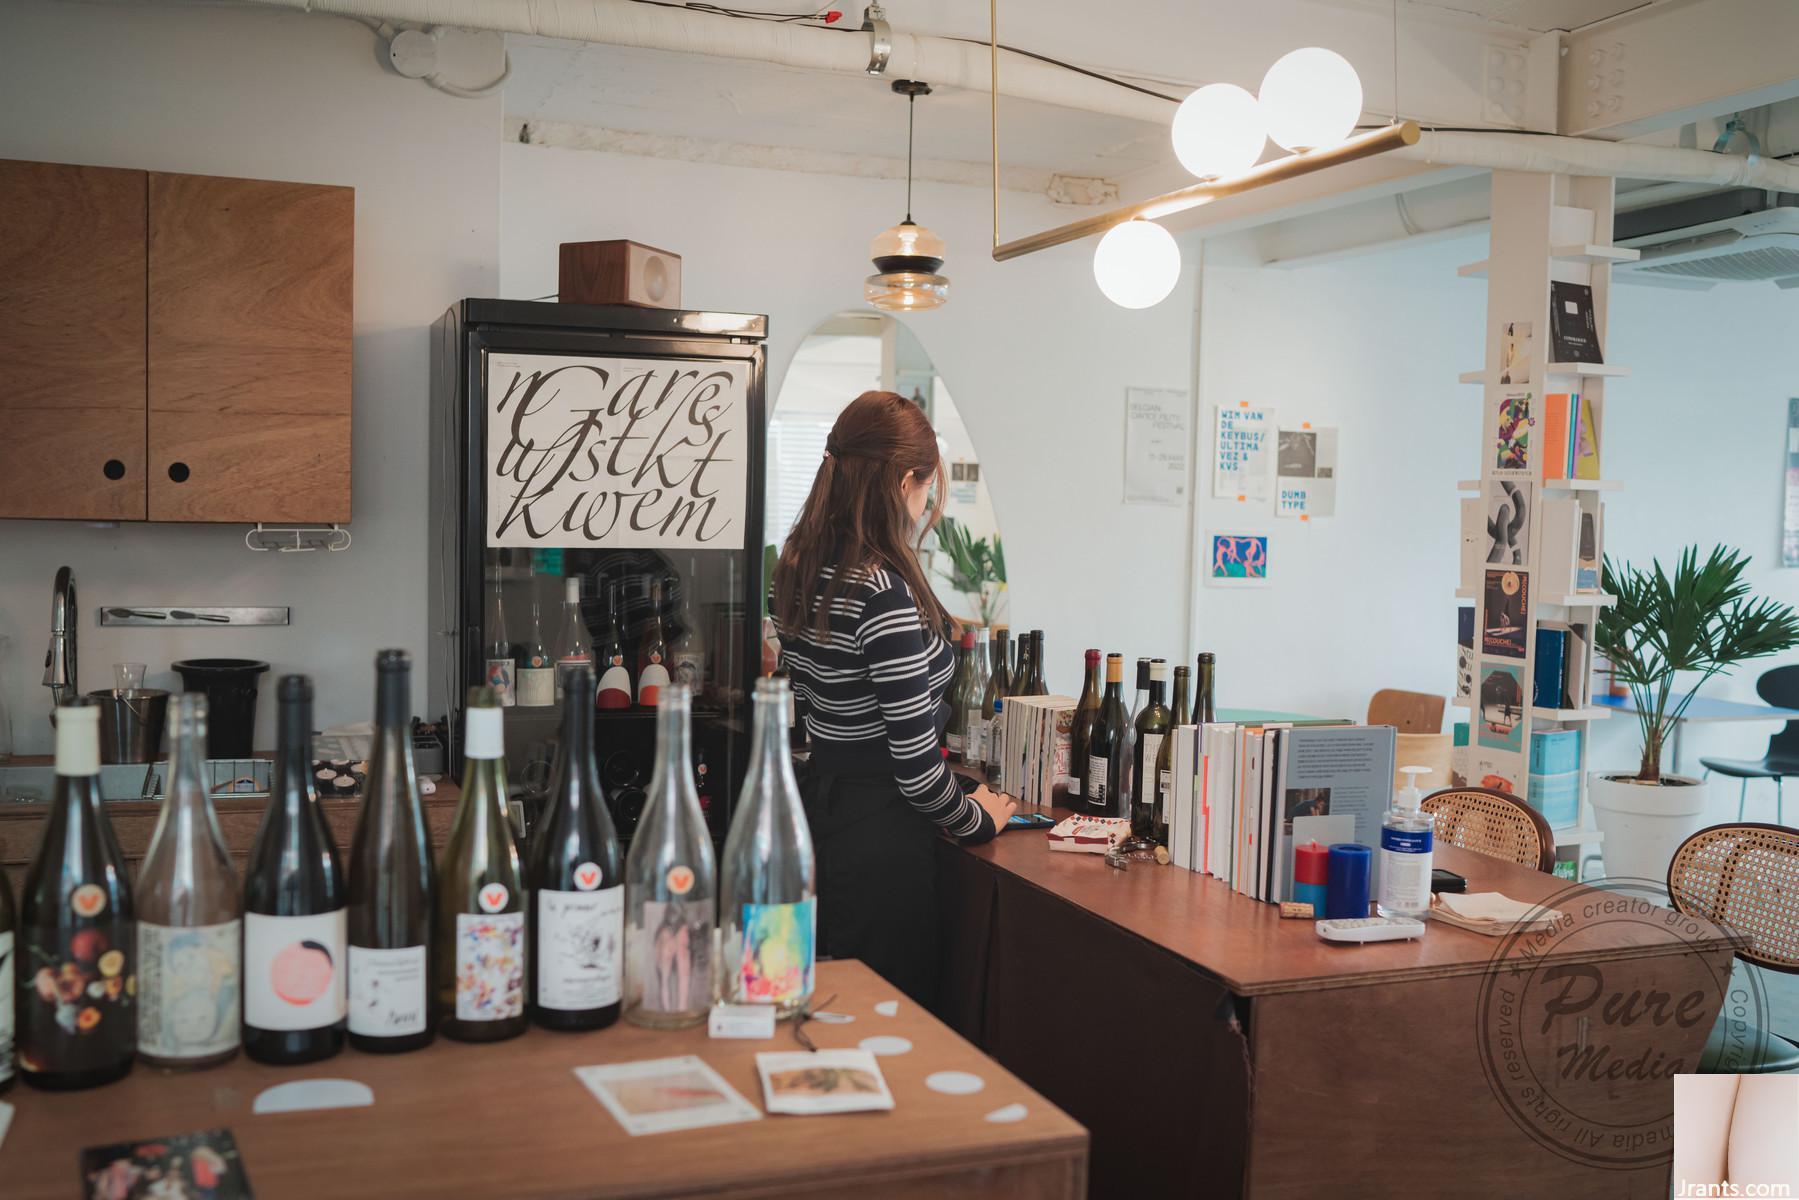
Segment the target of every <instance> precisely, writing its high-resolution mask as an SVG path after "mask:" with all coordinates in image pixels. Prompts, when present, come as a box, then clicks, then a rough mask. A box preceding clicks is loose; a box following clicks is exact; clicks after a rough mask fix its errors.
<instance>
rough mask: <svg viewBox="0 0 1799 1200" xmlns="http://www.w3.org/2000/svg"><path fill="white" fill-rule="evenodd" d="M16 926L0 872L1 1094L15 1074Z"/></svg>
mask: <svg viewBox="0 0 1799 1200" xmlns="http://www.w3.org/2000/svg"><path fill="white" fill-rule="evenodd" d="M18 928H19V917H18V912H17V910H15V909H14V908H13V903H12V885H11V884H9V883H7V882H6V872H5V871H0V1094H4V1093H6V1092H9V1091H11V1090H12V1085H13V1080H15V1079H17V1078H18V1074H17V1073H16V1072H15V1071H14V1069H13V1028H14V1021H13V1013H14V1011H15V1005H16V1004H17V999H16V997H15V996H14V995H13V979H14V977H15V975H16V969H15V966H14V962H15V960H16V959H17V957H18V943H17V942H16V941H15V940H14V935H15V934H16V933H17V931H18Z"/></svg>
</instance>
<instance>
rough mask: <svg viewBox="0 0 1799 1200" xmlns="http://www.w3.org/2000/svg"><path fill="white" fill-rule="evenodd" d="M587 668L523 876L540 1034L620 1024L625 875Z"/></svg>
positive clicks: (573, 681) (573, 692)
mask: <svg viewBox="0 0 1799 1200" xmlns="http://www.w3.org/2000/svg"><path fill="white" fill-rule="evenodd" d="M594 686H595V685H594V677H593V666H592V664H590V663H583V664H582V665H580V666H579V667H577V668H576V669H575V672H574V674H573V675H572V676H571V677H570V678H569V681H568V689H569V691H568V695H567V696H566V697H565V698H564V701H563V705H562V752H561V754H559V755H558V756H557V758H556V779H555V783H554V784H553V785H552V787H551V791H550V800H549V803H548V805H547V806H546V807H545V809H544V813H543V818H542V822H541V824H540V825H539V827H538V833H537V836H536V839H535V841H534V842H533V843H532V857H531V862H530V864H529V865H528V868H527V870H526V876H525V886H526V887H527V888H529V889H530V893H531V902H532V903H533V904H534V905H536V912H535V917H536V919H535V920H533V921H532V922H530V930H529V934H530V939H531V946H530V950H529V953H528V954H527V958H528V960H529V962H530V964H531V972H530V976H529V978H530V982H531V986H530V992H529V996H528V999H527V1003H528V1004H529V1006H530V1012H531V1019H532V1020H533V1021H534V1022H536V1023H537V1024H539V1025H542V1026H543V1027H545V1028H546V1029H561V1030H580V1029H601V1028H604V1027H605V1026H607V1025H610V1024H612V1023H613V1022H614V1021H616V1020H618V1010H619V1001H620V997H621V994H622V983H623V971H622V967H623V962H622V959H623V954H624V913H625V887H624V870H623V866H622V864H621V862H620V858H619V852H618V835H617V834H616V833H615V832H613V828H612V817H611V816H610V815H609V814H608V813H607V812H606V796H605V793H604V792H602V791H601V790H600V777H599V772H598V769H597V765H596V763H595V761H594V742H593V715H592V712H591V704H590V703H589V702H588V700H587V699H586V697H588V696H589V695H591V694H592V693H593V691H594Z"/></svg>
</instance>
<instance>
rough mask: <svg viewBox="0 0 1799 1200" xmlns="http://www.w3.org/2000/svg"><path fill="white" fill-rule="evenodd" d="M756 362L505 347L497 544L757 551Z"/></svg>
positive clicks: (493, 424)
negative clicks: (752, 440)
mask: <svg viewBox="0 0 1799 1200" xmlns="http://www.w3.org/2000/svg"><path fill="white" fill-rule="evenodd" d="M749 385H750V366H749V364H748V363H747V362H739V361H734V360H718V359H669V358H605V357H599V356H570V355H555V354H518V353H511V352H506V353H495V354H490V355H489V356H488V359H487V544H488V545H489V546H545V547H553V546H560V547H569V546H609V547H610V546H617V547H651V548H656V549H663V548H670V547H674V548H689V549H718V548H732V549H735V548H740V547H742V546H743V545H744V537H745V532H746V529H745V522H744V500H745V495H746V493H747V491H748V486H749V482H748V471H749V430H748V428H747V426H748V396H749Z"/></svg>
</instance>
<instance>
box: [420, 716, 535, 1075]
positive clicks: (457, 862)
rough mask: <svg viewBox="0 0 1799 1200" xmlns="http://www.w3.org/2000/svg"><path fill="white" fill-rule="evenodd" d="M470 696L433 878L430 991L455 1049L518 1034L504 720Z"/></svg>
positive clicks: (519, 982) (517, 911) (521, 944)
mask: <svg viewBox="0 0 1799 1200" xmlns="http://www.w3.org/2000/svg"><path fill="white" fill-rule="evenodd" d="M501 714H502V710H501V709H500V707H499V704H498V700H497V698H496V697H495V696H494V694H493V689H491V688H484V687H477V688H471V689H470V690H469V699H468V709H467V711H466V714H465V716H464V721H465V729H464V736H463V746H464V763H463V770H462V800H461V802H460V803H459V804H458V805H457V808H456V820H455V823H454V824H453V825H451V826H450V838H449V841H447V842H446V843H444V851H443V859H442V861H441V863H440V865H439V868H438V872H437V920H436V923H435V925H434V926H433V930H432V934H433V940H432V950H431V959H432V962H431V969H432V972H433V977H432V985H431V990H432V991H433V992H434V993H435V999H436V1001H437V1011H438V1017H437V1020H438V1028H439V1029H441V1030H442V1031H443V1033H444V1036H446V1037H452V1038H456V1039H457V1040H459V1041H464V1042H497V1041H499V1040H501V1039H503V1038H510V1037H517V1036H518V1035H519V1034H521V1033H523V1032H525V892H524V888H523V886H522V885H521V884H520V882H519V862H518V850H517V848H516V846H515V845H514V843H513V840H512V828H511V822H510V821H509V820H508V819H507V816H506V744H505V721H504V718H503V717H502V715H501Z"/></svg>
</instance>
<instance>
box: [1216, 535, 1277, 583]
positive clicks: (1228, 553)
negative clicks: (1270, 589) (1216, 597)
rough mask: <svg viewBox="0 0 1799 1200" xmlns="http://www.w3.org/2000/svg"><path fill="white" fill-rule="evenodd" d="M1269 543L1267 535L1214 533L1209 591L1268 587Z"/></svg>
mask: <svg viewBox="0 0 1799 1200" xmlns="http://www.w3.org/2000/svg"><path fill="white" fill-rule="evenodd" d="M1268 541H1269V537H1268V535H1267V534H1265V533H1214V534H1212V536H1211V547H1212V552H1211V558H1210V565H1208V566H1207V568H1206V585H1207V586H1208V587H1267V586H1268Z"/></svg>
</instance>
